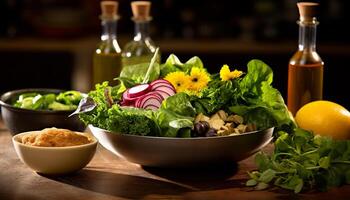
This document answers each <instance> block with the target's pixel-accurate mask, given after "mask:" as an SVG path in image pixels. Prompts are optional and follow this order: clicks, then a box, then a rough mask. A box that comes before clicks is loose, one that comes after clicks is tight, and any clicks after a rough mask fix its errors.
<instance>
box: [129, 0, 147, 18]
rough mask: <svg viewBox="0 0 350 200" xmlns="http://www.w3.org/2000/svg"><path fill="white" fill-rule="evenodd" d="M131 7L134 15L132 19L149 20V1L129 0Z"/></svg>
mask: <svg viewBox="0 0 350 200" xmlns="http://www.w3.org/2000/svg"><path fill="white" fill-rule="evenodd" d="M131 9H132V13H133V15H134V17H133V19H134V20H136V21H148V20H151V17H150V10H151V2H149V1H133V2H131Z"/></svg>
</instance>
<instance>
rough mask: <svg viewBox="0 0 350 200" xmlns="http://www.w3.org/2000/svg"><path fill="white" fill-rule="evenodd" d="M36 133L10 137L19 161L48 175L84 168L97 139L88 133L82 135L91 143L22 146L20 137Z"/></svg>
mask: <svg viewBox="0 0 350 200" xmlns="http://www.w3.org/2000/svg"><path fill="white" fill-rule="evenodd" d="M34 132H38V131H30V132H24V133H20V134H18V135H15V136H13V137H12V142H13V145H14V147H15V150H16V153H17V155H18V157H19V158H20V159H21V161H22V162H23V163H24V164H26V165H27V166H28V167H30V168H31V169H32V170H34V171H35V172H38V173H41V174H48V175H50V174H51V175H57V174H67V173H71V172H74V171H77V170H79V169H82V168H84V167H85V166H86V165H87V164H88V163H89V162H90V161H91V159H92V158H93V156H94V154H95V152H96V147H97V139H96V138H95V137H94V136H92V135H91V134H88V133H81V132H76V133H79V134H84V135H86V136H88V137H90V138H91V139H92V142H90V143H88V144H84V145H77V146H69V147H36V146H30V145H25V144H23V143H22V142H21V141H22V137H23V136H24V135H27V134H31V133H34Z"/></svg>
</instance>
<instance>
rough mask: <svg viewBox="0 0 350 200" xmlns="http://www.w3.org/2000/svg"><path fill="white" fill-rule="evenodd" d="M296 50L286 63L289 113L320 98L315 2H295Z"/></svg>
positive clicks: (322, 64) (319, 61) (320, 73)
mask: <svg viewBox="0 0 350 200" xmlns="http://www.w3.org/2000/svg"><path fill="white" fill-rule="evenodd" d="M297 5H298V8H299V13H300V20H299V21H298V24H299V49H298V51H297V52H296V53H295V54H294V55H293V57H292V58H291V60H290V61H289V67H288V99H287V104H288V108H289V110H290V112H291V113H292V114H293V115H295V114H296V112H297V111H298V110H299V109H300V108H301V107H302V106H303V105H305V104H307V103H309V102H311V101H315V100H320V99H322V92H323V66H324V63H323V61H322V59H321V58H320V56H319V55H318V54H317V52H316V26H317V25H318V21H317V19H316V17H315V15H316V8H317V6H318V4H317V3H310V2H303V3H298V4H297Z"/></svg>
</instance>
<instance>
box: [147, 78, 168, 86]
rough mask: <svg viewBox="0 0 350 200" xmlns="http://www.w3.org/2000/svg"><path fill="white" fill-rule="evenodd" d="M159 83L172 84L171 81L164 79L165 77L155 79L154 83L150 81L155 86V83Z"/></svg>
mask: <svg viewBox="0 0 350 200" xmlns="http://www.w3.org/2000/svg"><path fill="white" fill-rule="evenodd" d="M159 83H165V84H169V85H172V84H171V83H170V82H169V81H167V80H164V79H158V80H155V81H153V82H152V83H150V85H151V86H153V85H156V84H159Z"/></svg>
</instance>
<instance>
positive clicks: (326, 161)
mask: <svg viewBox="0 0 350 200" xmlns="http://www.w3.org/2000/svg"><path fill="white" fill-rule="evenodd" d="M318 163H319V165H320V167H322V168H323V169H328V168H329V165H330V158H329V157H328V156H325V157H322V158H320V160H319V161H318Z"/></svg>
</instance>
